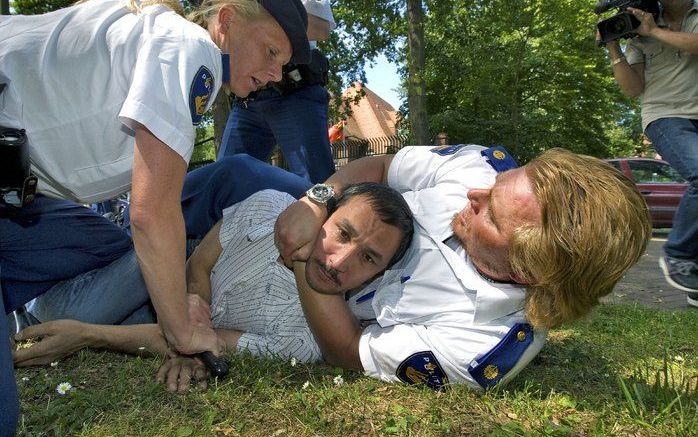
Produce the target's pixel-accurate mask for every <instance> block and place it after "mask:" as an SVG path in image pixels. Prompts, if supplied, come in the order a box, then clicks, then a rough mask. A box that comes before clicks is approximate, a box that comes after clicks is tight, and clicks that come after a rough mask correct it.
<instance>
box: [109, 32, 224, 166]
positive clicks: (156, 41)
mask: <svg viewBox="0 0 698 437" xmlns="http://www.w3.org/2000/svg"><path fill="white" fill-rule="evenodd" d="M215 51H216V50H215V48H214V46H213V43H212V42H211V41H206V40H203V39H196V38H192V39H178V38H168V37H152V38H147V39H146V40H145V41H144V43H143V46H142V47H141V49H140V50H139V52H138V59H137V61H136V66H135V68H134V71H133V76H132V79H131V83H130V85H129V86H130V89H129V92H128V96H127V97H126V101H125V102H124V104H123V106H122V107H121V112H120V113H119V119H120V120H121V122H122V123H124V124H125V125H126V126H128V127H129V128H131V129H134V128H136V127H137V126H138V125H142V126H144V127H146V128H147V129H148V130H149V131H150V132H151V133H152V134H153V135H155V136H156V137H157V138H158V139H159V140H160V141H162V142H163V143H165V144H167V145H168V146H169V147H170V148H172V150H174V151H175V152H177V153H178V154H179V155H180V156H181V157H182V158H183V159H184V160H185V161H186V162H189V159H190V158H191V154H192V151H193V149H194V139H195V135H196V134H195V130H194V124H195V123H194V121H193V120H194V116H195V115H196V114H194V113H193V112H192V111H194V110H195V109H194V105H195V104H196V103H198V104H199V111H198V112H200V113H201V114H203V112H205V111H206V110H208V108H210V106H211V104H212V103H213V100H214V99H215V96H216V93H217V92H218V89H219V88H220V84H221V78H220V77H215V76H220V73H219V72H220V70H221V67H220V62H221V61H220V53H218V55H217V56H218V58H219V59H217V60H216V53H215ZM209 76H210V80H209V79H207V78H208V77H209ZM207 80H208V82H207ZM202 87H204V89H205V90H206V91H205V92H201V91H199V92H198V93H196V95H192V93H193V92H196V90H197V88H198V89H199V90H200V89H201V88H202ZM197 98H198V99H197ZM196 124H198V120H196Z"/></svg>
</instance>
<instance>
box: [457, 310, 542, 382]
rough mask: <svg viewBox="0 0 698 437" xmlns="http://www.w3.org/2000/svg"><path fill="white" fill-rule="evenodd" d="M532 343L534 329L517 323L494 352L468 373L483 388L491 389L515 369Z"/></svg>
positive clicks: (481, 359)
mask: <svg viewBox="0 0 698 437" xmlns="http://www.w3.org/2000/svg"><path fill="white" fill-rule="evenodd" d="M531 343H533V327H532V326H531V325H529V324H528V323H517V324H515V325H514V326H512V328H511V329H510V330H509V332H507V334H506V335H505V336H504V338H503V339H502V340H501V341H500V342H499V343H497V345H496V346H495V347H494V348H492V350H490V351H489V352H487V353H486V354H485V355H484V356H482V357H481V358H479V359H477V360H476V362H475V363H473V364H471V365H470V366H468V373H470V376H472V377H473V379H474V380H475V381H477V383H478V384H480V386H481V387H482V388H490V387H492V386H493V385H495V384H496V383H498V382H499V380H501V379H502V378H503V377H504V375H506V374H507V373H509V371H510V370H511V369H513V368H514V366H515V365H516V363H518V362H519V360H520V359H521V356H522V355H523V354H524V352H525V351H526V349H527V348H528V346H529V345H530V344H531Z"/></svg>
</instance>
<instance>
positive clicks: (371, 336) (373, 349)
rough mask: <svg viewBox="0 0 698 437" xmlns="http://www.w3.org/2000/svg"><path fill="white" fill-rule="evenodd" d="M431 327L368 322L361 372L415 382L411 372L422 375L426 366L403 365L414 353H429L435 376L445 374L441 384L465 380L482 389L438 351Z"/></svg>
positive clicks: (382, 377)
mask: <svg viewBox="0 0 698 437" xmlns="http://www.w3.org/2000/svg"><path fill="white" fill-rule="evenodd" d="M430 329H431V328H428V327H426V326H423V325H412V324H398V325H393V326H388V327H385V328H382V327H381V326H380V325H378V324H372V325H369V326H367V327H366V328H365V329H364V331H363V333H362V334H361V340H360V342H359V355H360V357H361V364H362V366H363V368H364V372H365V373H366V374H367V375H369V376H371V377H374V378H378V379H380V380H382V381H386V382H398V381H402V382H407V383H418V382H420V381H419V380H418V379H415V378H414V375H417V376H418V377H419V376H420V375H421V377H425V376H424V375H426V374H427V373H429V372H428V370H427V369H424V368H419V367H417V366H412V367H413V369H411V370H410V369H409V368H405V367H406V366H409V365H410V364H411V360H413V359H414V358H415V357H427V356H430V358H431V360H432V364H433V368H432V371H433V372H434V374H435V375H436V376H437V377H438V376H439V374H441V375H444V376H445V379H443V378H442V380H443V382H444V384H449V383H450V384H466V385H468V386H469V387H471V388H474V389H481V387H480V385H479V384H478V383H477V382H476V381H475V380H474V379H473V378H472V377H470V375H469V374H468V373H467V372H463V371H462V370H459V369H458V365H457V364H456V363H453V362H451V361H450V360H449V359H447V358H446V357H444V356H443V355H442V354H441V353H439V350H442V349H443V346H440V345H439V344H438V343H436V344H435V339H434V338H432V334H431V333H430V332H429V330H430ZM474 355H475V354H474V353H473V356H472V357H462V358H464V359H465V360H467V361H469V359H472V358H474ZM434 360H435V361H436V362H434ZM427 377H428V375H427ZM430 386H431V385H430ZM432 388H438V387H434V386H432Z"/></svg>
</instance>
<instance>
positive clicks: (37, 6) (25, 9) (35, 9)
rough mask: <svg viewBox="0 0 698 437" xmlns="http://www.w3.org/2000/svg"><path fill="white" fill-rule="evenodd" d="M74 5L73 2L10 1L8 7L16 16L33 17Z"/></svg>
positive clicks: (45, 0)
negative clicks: (10, 7)
mask: <svg viewBox="0 0 698 437" xmlns="http://www.w3.org/2000/svg"><path fill="white" fill-rule="evenodd" d="M73 3H75V0H12V1H11V2H10V5H11V6H12V7H13V8H14V10H15V12H16V13H17V14H22V15H34V14H43V13H46V12H51V11H55V10H57V9H60V8H64V7H66V6H70V5H71V4H73Z"/></svg>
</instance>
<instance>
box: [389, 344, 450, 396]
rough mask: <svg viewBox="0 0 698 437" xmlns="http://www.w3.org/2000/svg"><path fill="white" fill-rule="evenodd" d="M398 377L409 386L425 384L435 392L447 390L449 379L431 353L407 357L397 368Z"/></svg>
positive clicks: (419, 353)
mask: <svg viewBox="0 0 698 437" xmlns="http://www.w3.org/2000/svg"><path fill="white" fill-rule="evenodd" d="M396 374H397V377H398V378H400V381H402V382H406V383H408V384H412V385H416V384H425V385H426V386H427V387H429V388H432V389H434V390H445V389H446V385H448V377H447V376H446V373H445V372H444V370H443V369H442V368H441V364H439V362H438V361H437V360H436V357H435V356H434V353H433V352H431V351H424V352H417V353H414V354H412V355H410V356H409V357H407V358H406V359H405V360H404V361H403V362H402V363H400V365H399V366H398V368H397V372H396Z"/></svg>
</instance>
